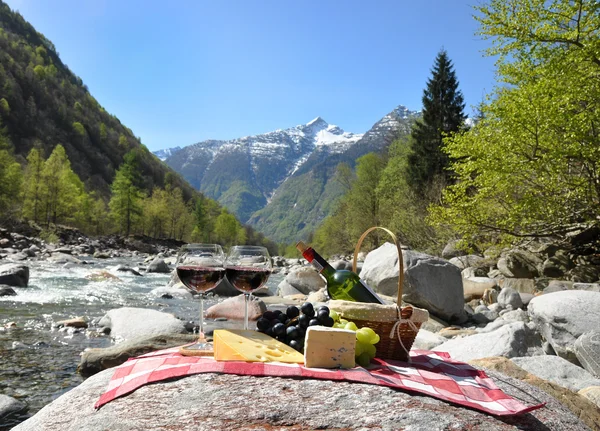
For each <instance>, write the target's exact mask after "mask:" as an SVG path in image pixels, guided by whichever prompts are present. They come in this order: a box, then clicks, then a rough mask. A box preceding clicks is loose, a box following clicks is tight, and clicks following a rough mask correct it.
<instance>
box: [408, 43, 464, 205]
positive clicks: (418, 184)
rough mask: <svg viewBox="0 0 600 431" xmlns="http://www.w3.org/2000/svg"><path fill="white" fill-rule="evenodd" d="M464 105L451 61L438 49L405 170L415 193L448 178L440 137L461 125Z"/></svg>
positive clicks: (443, 51) (422, 193) (447, 160)
mask: <svg viewBox="0 0 600 431" xmlns="http://www.w3.org/2000/svg"><path fill="white" fill-rule="evenodd" d="M464 108H465V104H464V100H463V95H462V93H461V92H460V90H458V80H457V79H456V74H455V72H454V67H453V65H452V61H450V59H449V58H448V54H447V53H446V51H445V50H441V51H440V52H439V53H438V55H437V57H436V59H435V63H434V66H433V70H432V76H431V78H430V79H429V80H428V81H427V87H426V88H425V90H424V91H423V118H422V120H420V121H417V122H416V123H415V124H414V126H413V129H412V132H411V136H412V141H411V143H412V154H410V155H409V164H408V169H407V170H406V174H407V183H408V185H409V186H410V187H411V188H412V190H413V192H414V193H415V194H416V195H421V196H423V195H424V194H425V193H426V191H427V189H428V188H429V186H430V185H431V183H432V181H436V180H437V178H440V177H441V178H442V181H447V180H448V179H449V177H450V172H449V171H448V170H447V167H448V164H449V159H448V155H447V154H446V153H444V151H443V149H442V147H443V146H442V139H443V138H444V136H447V135H449V134H451V133H455V132H457V131H458V130H460V128H461V127H462V126H463V123H464V121H465V119H466V116H465V114H464Z"/></svg>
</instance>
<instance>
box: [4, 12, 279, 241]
mask: <svg viewBox="0 0 600 431" xmlns="http://www.w3.org/2000/svg"><path fill="white" fill-rule="evenodd" d="M8 221H10V222H14V221H25V222H31V223H35V224H37V225H38V226H42V227H43V229H44V235H45V237H46V238H47V239H52V238H53V237H54V236H53V229H54V226H56V225H59V224H63V225H69V226H74V227H77V228H79V229H81V230H82V231H83V232H84V233H87V234H92V235H102V234H108V233H118V234H122V235H130V234H141V235H146V236H150V237H154V238H173V239H178V240H184V241H209V242H219V243H221V244H226V245H228V244H232V243H234V242H242V243H244V242H247V243H251V244H265V245H268V246H269V247H270V248H271V250H272V251H273V252H275V251H276V246H275V244H274V243H271V242H269V241H268V240H267V239H265V238H264V236H263V235H260V234H257V233H255V232H254V231H253V230H252V228H250V227H245V226H243V225H242V224H241V223H240V222H239V221H238V220H237V219H236V218H235V216H234V215H232V214H230V213H229V212H228V211H227V210H225V209H223V208H221V206H220V205H219V204H218V203H217V202H215V201H213V200H212V199H208V198H206V197H204V196H203V195H202V194H200V193H199V192H197V191H195V190H194V189H193V188H192V187H191V186H190V185H189V184H188V183H187V182H186V181H185V180H184V179H183V178H182V177H181V176H180V175H179V174H177V173H176V172H175V171H173V170H172V169H170V168H169V167H168V166H166V165H165V164H163V163H161V161H160V160H159V159H158V158H157V157H155V156H154V155H152V154H151V153H150V152H149V151H148V149H147V148H146V147H145V146H144V145H142V144H141V142H140V140H139V138H137V137H135V135H134V134H133V132H132V131H131V130H130V129H128V128H127V127H126V126H124V125H122V124H121V122H120V121H119V119H118V118H116V117H115V116H114V115H111V114H109V113H107V112H106V110H105V109H104V108H103V107H102V106H100V104H99V103H98V102H97V101H96V99H95V98H94V97H93V96H92V95H91V94H90V92H89V91H88V89H87V88H86V86H85V85H84V84H83V81H82V80H81V79H80V78H79V77H77V76H76V75H74V74H73V73H72V72H71V71H70V70H69V68H68V67H67V66H66V65H65V64H63V63H62V61H61V60H60V58H59V56H58V53H57V50H56V48H55V47H54V45H53V44H52V42H50V41H49V40H48V39H46V38H45V37H44V36H43V35H42V34H40V33H38V32H36V30H35V29H34V28H33V27H32V26H31V25H30V24H29V23H28V22H26V21H25V20H24V19H23V17H22V16H21V15H20V14H19V13H18V12H13V11H11V10H10V8H9V7H8V6H7V5H6V4H4V3H2V2H1V1H0V223H2V222H8Z"/></svg>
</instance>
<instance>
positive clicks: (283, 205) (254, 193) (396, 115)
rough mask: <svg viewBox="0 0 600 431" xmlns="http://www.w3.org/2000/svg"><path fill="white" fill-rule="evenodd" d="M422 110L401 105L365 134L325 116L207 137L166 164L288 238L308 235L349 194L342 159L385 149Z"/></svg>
mask: <svg viewBox="0 0 600 431" xmlns="http://www.w3.org/2000/svg"><path fill="white" fill-rule="evenodd" d="M418 116H419V113H417V112H414V111H410V110H408V109H407V108H405V107H404V106H399V107H397V108H396V109H394V110H393V111H392V112H390V113H389V114H387V115H386V116H385V117H383V118H382V119H381V120H379V121H378V122H376V123H375V124H374V125H373V127H371V129H369V131H367V132H366V133H365V134H355V133H349V132H344V131H343V130H342V129H341V128H339V127H338V126H334V125H331V124H328V123H327V122H326V121H325V120H323V119H322V118H321V117H317V118H315V119H314V120H312V121H310V122H308V123H306V124H302V125H299V126H296V127H291V128H289V129H284V130H281V129H280V130H275V131H273V132H269V133H264V134H261V135H256V136H245V137H243V138H239V139H233V140H230V141H219V140H208V141H202V142H199V143H197V144H194V145H190V146H187V147H184V148H182V149H181V150H179V151H177V152H176V153H174V154H173V155H172V156H170V157H168V158H167V159H166V160H165V163H167V164H168V165H169V166H170V167H172V168H173V169H174V170H176V171H177V172H179V173H180V174H182V175H183V176H184V178H185V179H186V180H187V181H188V182H189V183H190V184H192V185H193V186H194V187H195V188H197V189H198V190H200V191H202V192H203V193H204V194H205V195H207V196H209V197H211V198H214V199H217V200H218V201H219V202H220V203H221V204H222V205H224V206H225V207H226V208H228V209H229V210H230V211H232V212H233V213H235V214H236V215H237V216H238V218H239V219H240V220H241V221H242V222H247V223H249V224H251V225H253V226H254V227H255V228H256V229H257V230H258V231H260V232H262V233H264V234H265V235H266V236H268V237H269V238H271V239H273V240H275V241H278V242H286V243H287V242H291V241H293V240H296V239H300V238H301V236H302V235H305V236H306V235H308V233H309V232H310V231H311V230H313V229H314V228H315V227H316V226H317V225H318V223H320V221H321V220H322V219H323V218H324V217H326V216H327V215H328V214H329V212H330V211H332V209H333V207H334V205H335V202H336V201H337V199H338V198H339V197H340V196H341V195H342V194H343V192H344V190H342V189H341V188H340V187H339V184H337V183H336V182H335V181H333V176H334V174H335V170H336V167H337V165H338V163H340V162H344V163H347V164H349V165H350V166H354V163H355V161H356V159H357V158H359V157H361V156H363V155H365V154H367V153H369V152H372V151H376V152H379V151H383V150H384V149H385V148H386V147H387V146H388V145H389V144H390V143H391V142H392V141H393V140H394V139H396V138H397V137H398V136H401V135H404V134H406V133H409V131H410V125H411V124H412V122H413V121H414V119H415V118H417V117H418ZM299 235H300V236H299Z"/></svg>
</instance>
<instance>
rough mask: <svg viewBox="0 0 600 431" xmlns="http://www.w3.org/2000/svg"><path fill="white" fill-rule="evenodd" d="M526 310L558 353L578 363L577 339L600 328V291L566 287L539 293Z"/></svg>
mask: <svg viewBox="0 0 600 431" xmlns="http://www.w3.org/2000/svg"><path fill="white" fill-rule="evenodd" d="M527 311H528V313H529V316H530V317H531V320H532V321H533V322H534V323H535V324H536V326H537V327H538V329H539V331H540V333H541V334H542V336H543V337H544V338H545V339H546V340H548V342H549V343H550V344H551V345H552V348H553V349H554V351H555V352H556V354H557V355H558V356H561V357H563V358H565V359H567V360H569V361H571V362H574V363H576V362H577V357H576V355H575V351H574V345H575V341H576V340H577V338H579V337H580V336H581V335H582V334H583V333H585V332H587V331H589V330H590V329H592V328H594V329H595V328H600V293H599V292H587V291H585V290H564V291H561V292H554V293H550V294H544V295H540V296H536V297H535V298H533V299H532V300H531V302H530V303H529V305H528V308H527Z"/></svg>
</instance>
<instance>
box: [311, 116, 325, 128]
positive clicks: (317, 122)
mask: <svg viewBox="0 0 600 431" xmlns="http://www.w3.org/2000/svg"><path fill="white" fill-rule="evenodd" d="M306 125H307V126H309V127H310V126H322V127H327V126H329V124H328V123H327V121H325V120H323V119H322V118H321V117H317V118H315V119H314V120H312V121H309V122H308V123H306Z"/></svg>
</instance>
